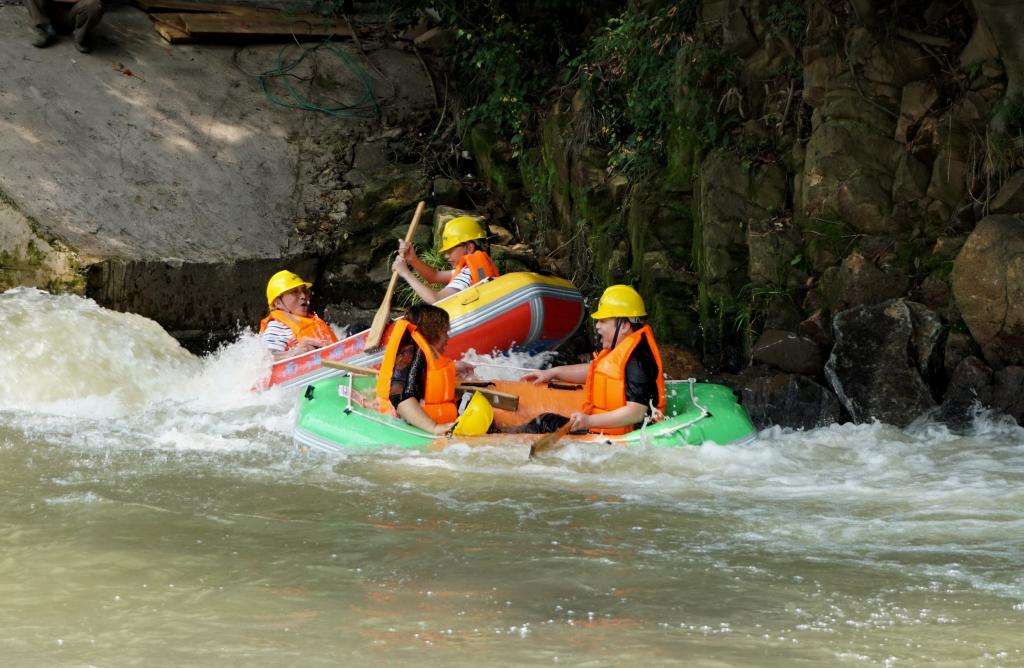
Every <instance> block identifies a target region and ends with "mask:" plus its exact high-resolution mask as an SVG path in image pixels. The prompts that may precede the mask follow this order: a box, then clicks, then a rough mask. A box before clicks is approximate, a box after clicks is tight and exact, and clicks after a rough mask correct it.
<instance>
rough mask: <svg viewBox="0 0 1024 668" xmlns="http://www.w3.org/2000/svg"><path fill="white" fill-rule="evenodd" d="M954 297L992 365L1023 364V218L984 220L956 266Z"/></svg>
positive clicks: (969, 238) (964, 248)
mask: <svg viewBox="0 0 1024 668" xmlns="http://www.w3.org/2000/svg"><path fill="white" fill-rule="evenodd" d="M952 283H953V295H954V297H955V298H956V303H957V307H958V308H959V309H960V314H961V315H962V317H963V319H964V322H965V323H967V326H968V327H969V328H970V330H971V334H972V335H973V336H974V340H975V341H977V342H978V345H979V346H981V351H982V353H983V354H984V356H985V359H986V360H987V361H988V362H989V364H991V365H993V366H994V367H1001V366H1004V365H1007V364H1022V363H1024V216H1021V215H992V216H988V217H986V218H984V219H983V220H982V221H981V222H980V223H978V225H977V227H975V229H974V232H972V233H971V236H970V237H968V239H967V243H965V244H964V247H963V248H962V249H961V251H960V254H959V255H957V257H956V261H955V262H954V263H953V274H952Z"/></svg>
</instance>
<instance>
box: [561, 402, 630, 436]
mask: <svg viewBox="0 0 1024 668" xmlns="http://www.w3.org/2000/svg"><path fill="white" fill-rule="evenodd" d="M645 415H647V406H644V405H643V404H638V403H635V402H633V401H627V402H626V405H625V406H622V407H621V408H616V409H615V410H613V411H608V412H607V413H598V414H597V415H587V414H586V413H581V412H576V413H573V414H572V415H570V416H569V423H570V425H571V426H570V427H569V430H570V431H580V430H586V429H601V428H602V427H632V426H633V425H635V424H638V423H640V422H643V421H644V416H645Z"/></svg>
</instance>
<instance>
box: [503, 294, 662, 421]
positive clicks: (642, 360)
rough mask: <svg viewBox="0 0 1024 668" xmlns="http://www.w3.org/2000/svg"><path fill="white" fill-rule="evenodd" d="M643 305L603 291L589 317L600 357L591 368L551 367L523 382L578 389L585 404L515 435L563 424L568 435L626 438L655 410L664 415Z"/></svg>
mask: <svg viewBox="0 0 1024 668" xmlns="http://www.w3.org/2000/svg"><path fill="white" fill-rule="evenodd" d="M646 315H647V309H646V307H645V306H644V300H643V298H642V297H641V296H640V294H639V293H637V291H636V290H634V289H633V288H631V287H630V286H628V285H613V286H611V287H609V288H608V289H606V290H605V291H604V294H602V295H601V300H600V301H599V302H598V304H597V310H596V311H594V313H592V314H591V316H590V317H591V318H593V319H594V320H595V321H596V323H595V327H596V329H597V333H598V335H599V336H600V337H601V351H600V352H599V353H597V354H596V355H595V356H594V360H593V361H592V362H588V363H586V364H571V365H566V366H558V367H552V368H550V369H545V370H543V371H535V372H533V373H529V374H526V375H525V376H523V380H528V381H532V382H534V383H537V384H539V383H547V382H550V381H553V380H560V381H564V382H568V383H577V384H583V386H584V397H585V401H584V403H583V405H582V406H581V407H580V410H578V411H576V412H574V413H573V414H572V415H570V416H568V417H565V416H562V415H558V414H555V413H544V414H542V415H540V416H538V417H537V418H534V419H533V420H531V421H530V422H528V423H526V424H524V425H520V426H519V427H516V428H514V429H513V431H517V432H520V433H544V432H550V431H555V430H557V429H558V428H559V427H561V426H562V425H564V424H565V423H566V422H569V423H570V430H571V431H590V432H591V433H595V434H625V433H627V432H630V431H632V430H633V429H636V428H637V427H638V426H639V425H640V424H642V423H643V421H644V419H646V418H648V417H651V416H652V413H653V412H654V410H655V409H657V410H658V411H660V412H664V410H665V379H664V376H663V374H662V364H661V353H660V352H659V351H658V344H657V343H656V342H655V340H654V333H653V332H652V331H651V328H650V326H649V325H647V324H646V323H645V322H644V317H645V316H646Z"/></svg>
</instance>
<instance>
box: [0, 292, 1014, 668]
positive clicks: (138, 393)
mask: <svg viewBox="0 0 1024 668" xmlns="http://www.w3.org/2000/svg"><path fill="white" fill-rule="evenodd" d="M0 314H2V318H0V351H2V354H0V485H2V488H3V490H4V494H3V496H2V497H0V498H2V501H0V546H2V554H3V557H2V562H0V563H2V571H0V572H2V575H0V594H2V599H0V600H2V601H3V605H0V629H3V630H2V631H0V657H3V658H4V659H5V660H6V663H8V664H10V665H54V664H61V665H86V664H92V665H121V664H133V663H140V664H150V665H170V664H175V665H179V664H185V665H207V664H209V665H215V664H216V665H223V664H225V663H230V664H238V663H245V664H247V665H253V664H255V665H281V664H284V663H297V664H302V665H310V664H312V665H319V664H338V663H358V664H363V663H367V662H370V663H374V664H395V663H416V664H438V665H453V664H455V665H468V664H474V665H479V664H482V663H497V664H503V665H507V664H541V665H551V664H554V663H560V664H569V665H619V664H624V663H627V662H635V661H643V662H647V663H652V664H659V665H662V664H664V665H668V664H678V663H685V664H692V665H706V666H720V665H780V666H782V665H786V666H789V665H792V664H793V663H796V662H803V663H807V664H825V663H828V664H857V665H859V664H866V665H875V664H884V665H917V664H925V663H939V664H944V665H950V664H953V665H1024V430H1022V429H1021V428H1020V427H1018V426H1016V425H1015V424H1012V423H1011V422H1009V421H1007V420H1005V419H1003V418H1000V417H998V416H992V415H981V416H980V417H979V418H978V420H977V421H976V423H975V425H974V427H973V428H972V430H971V431H970V432H968V433H967V434H964V435H958V434H954V433H951V432H950V431H948V430H947V429H945V428H944V427H942V426H940V425H937V424H935V423H931V422H927V421H924V422H921V423H919V424H916V425H914V426H912V427H911V428H909V429H907V430H897V429H894V428H891V427H888V426H885V425H880V424H870V425H841V426H833V427H829V428H825V429H818V430H815V431H811V432H792V431H785V430H780V429H770V430H767V431H765V432H763V433H762V434H761V437H760V440H759V441H757V442H756V443H754V444H753V445H750V446H744V447H719V446H712V445H705V446H701V447H690V448H680V449H673V450H656V449H648V448H636V449H622V448H614V447H610V446H607V447H606V446H601V447H593V446H569V447H566V448H564V449H562V450H560V451H558V452H557V453H553V454H552V455H550V456H548V457H545V458H542V459H539V460H536V461H527V458H526V450H525V448H523V447H505V448H481V449H470V448H467V447H464V446H456V447H452V448H449V449H448V450H446V451H444V452H441V453H433V454H417V453H409V452H401V451H398V450H388V449H385V450H383V451H381V452H377V453H359V454H351V455H348V456H340V457H337V458H327V457H310V456H305V455H300V454H298V453H297V452H296V450H295V449H294V447H293V445H292V442H291V434H290V432H291V427H292V424H293V421H294V410H295V403H296V397H297V392H295V391H292V392H286V391H282V390H272V391H269V392H264V393H255V392H252V391H250V388H251V387H252V386H254V385H255V384H256V382H257V380H258V379H259V377H260V374H261V371H262V369H263V365H264V364H265V363H266V358H265V357H264V356H263V353H262V350H261V348H260V345H259V342H258V341H257V340H256V338H255V337H254V336H252V335H251V334H249V335H243V336H241V337H240V338H239V340H238V341H237V342H235V343H233V344H231V345H228V346H226V347H224V348H222V349H221V350H219V351H218V352H216V353H215V354H212V355H210V356H207V357H204V358H197V357H194V356H192V355H191V354H189V353H188V352H186V351H184V350H183V349H182V348H181V347H180V346H179V345H178V344H177V342H175V341H174V339H172V338H171V337H170V336H168V335H167V334H166V333H165V332H164V331H163V330H162V329H161V328H160V327H159V326H158V325H156V324H155V323H153V322H151V321H149V320H146V319H144V318H141V317H138V316H133V315H128V314H121V313H114V312H111V311H107V310H105V309H102V308H100V307H98V306H97V305H96V304H94V303H93V302H91V301H89V300H86V299H82V298H79V297H74V296H52V295H49V294H47V293H44V292H40V291H36V290H29V289H16V290H11V291H8V292H6V293H4V294H2V295H0ZM474 359H476V360H477V361H485V362H487V363H495V364H499V365H507V366H509V367H511V366H537V365H538V364H539V363H540V362H541V360H539V359H535V358H534V359H531V358H528V357H525V356H513V357H512V358H511V359H509V358H505V357H493V358H492V357H489V356H477V357H476V358H474ZM482 368H485V369H486V370H487V372H488V373H490V374H491V375H492V376H493V375H498V374H500V375H502V376H503V377H514V376H515V375H516V372H515V371H513V370H511V369H508V368H506V369H501V368H493V367H482Z"/></svg>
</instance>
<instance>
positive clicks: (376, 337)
mask: <svg viewBox="0 0 1024 668" xmlns="http://www.w3.org/2000/svg"><path fill="white" fill-rule="evenodd" d="M426 208H427V203H426V202H420V203H419V204H417V205H416V212H415V213H414V214H412V222H411V223H409V231H408V232H406V233H405V242H406V243H412V235H413V233H414V232H416V226H417V225H419V223H420V216H422V215H423V210H424V209H426ZM397 283H398V272H397V271H392V272H391V282H390V283H388V289H387V291H386V292H385V293H384V301H382V302H381V304H380V308H379V309H377V315H375V316H373V323H372V324H371V325H370V331H369V332H368V333H367V335H366V348H367V349H369V348H376V347H377V346H379V345H380V344H381V339H382V338H384V328H385V327H387V326H388V322H389V321H390V320H391V298H392V297H393V296H394V294H395V285H396V284H397Z"/></svg>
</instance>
